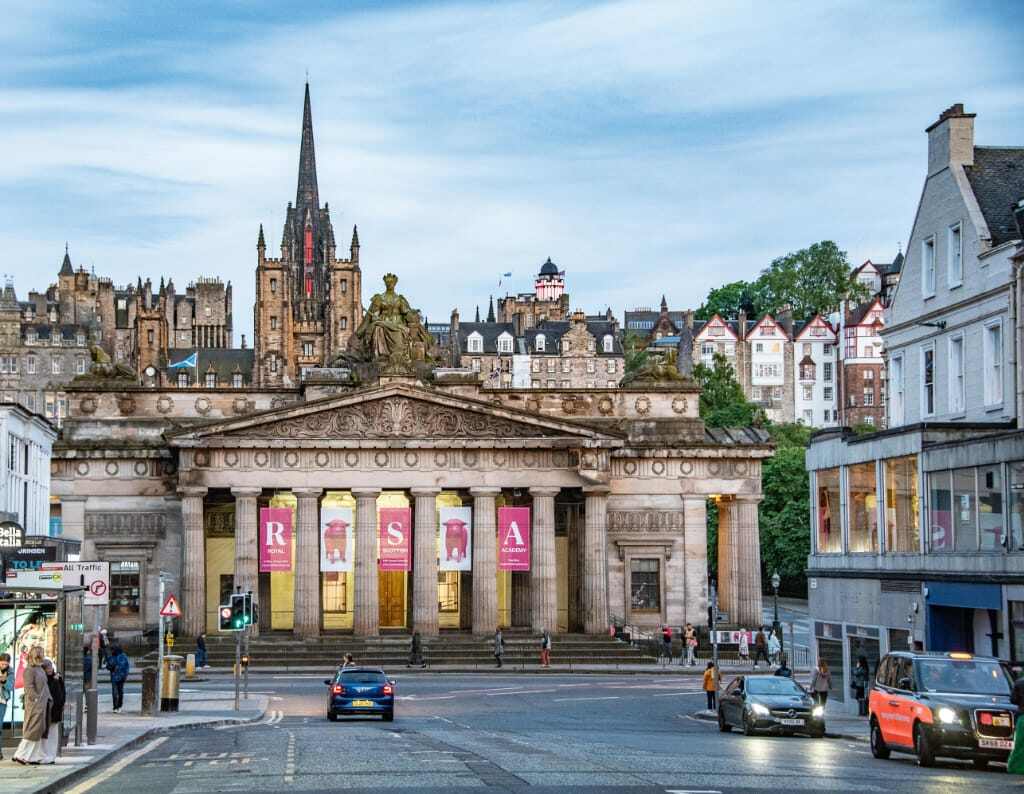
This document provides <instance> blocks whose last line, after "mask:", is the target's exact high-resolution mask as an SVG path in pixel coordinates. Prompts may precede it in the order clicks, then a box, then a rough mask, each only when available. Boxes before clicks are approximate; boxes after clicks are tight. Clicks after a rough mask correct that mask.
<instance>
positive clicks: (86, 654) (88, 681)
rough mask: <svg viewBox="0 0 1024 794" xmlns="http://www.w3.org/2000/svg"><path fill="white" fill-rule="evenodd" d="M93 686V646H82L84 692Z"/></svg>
mask: <svg viewBox="0 0 1024 794" xmlns="http://www.w3.org/2000/svg"><path fill="white" fill-rule="evenodd" d="M91 685H92V645H90V644H88V643H86V644H85V645H83V646H82V691H83V692H84V691H85V690H86V689H88V688H89V687H90V686H91Z"/></svg>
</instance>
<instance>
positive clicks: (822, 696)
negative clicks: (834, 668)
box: [811, 659, 832, 706]
mask: <svg viewBox="0 0 1024 794" xmlns="http://www.w3.org/2000/svg"><path fill="white" fill-rule="evenodd" d="M831 689H832V673H830V672H829V670H828V662H826V661H825V660H824V659H819V660H818V669H817V670H815V671H814V675H813V676H811V692H812V694H813V695H814V699H815V701H817V703H818V705H819V706H824V705H825V703H827V702H828V693H829V692H830V691H831Z"/></svg>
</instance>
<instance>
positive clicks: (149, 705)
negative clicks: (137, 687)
mask: <svg viewBox="0 0 1024 794" xmlns="http://www.w3.org/2000/svg"><path fill="white" fill-rule="evenodd" d="M156 679H157V675H156V668H155V667H144V668H143V669H142V714H143V716H150V717H155V716H156V714H157V704H158V703H159V700H158V699H157V691H156V686H157V684H156Z"/></svg>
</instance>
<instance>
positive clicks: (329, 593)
mask: <svg viewBox="0 0 1024 794" xmlns="http://www.w3.org/2000/svg"><path fill="white" fill-rule="evenodd" d="M322 589H323V599H324V612H348V587H347V586H346V582H345V574H344V573H337V572H331V571H328V572H325V573H324V578H323V585H322Z"/></svg>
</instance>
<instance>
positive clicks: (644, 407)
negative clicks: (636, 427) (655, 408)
mask: <svg viewBox="0 0 1024 794" xmlns="http://www.w3.org/2000/svg"><path fill="white" fill-rule="evenodd" d="M633 407H634V408H636V412H637V413H638V414H640V416H647V414H649V413H650V412H651V400H650V398H649V397H637V398H636V402H635V403H633Z"/></svg>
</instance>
